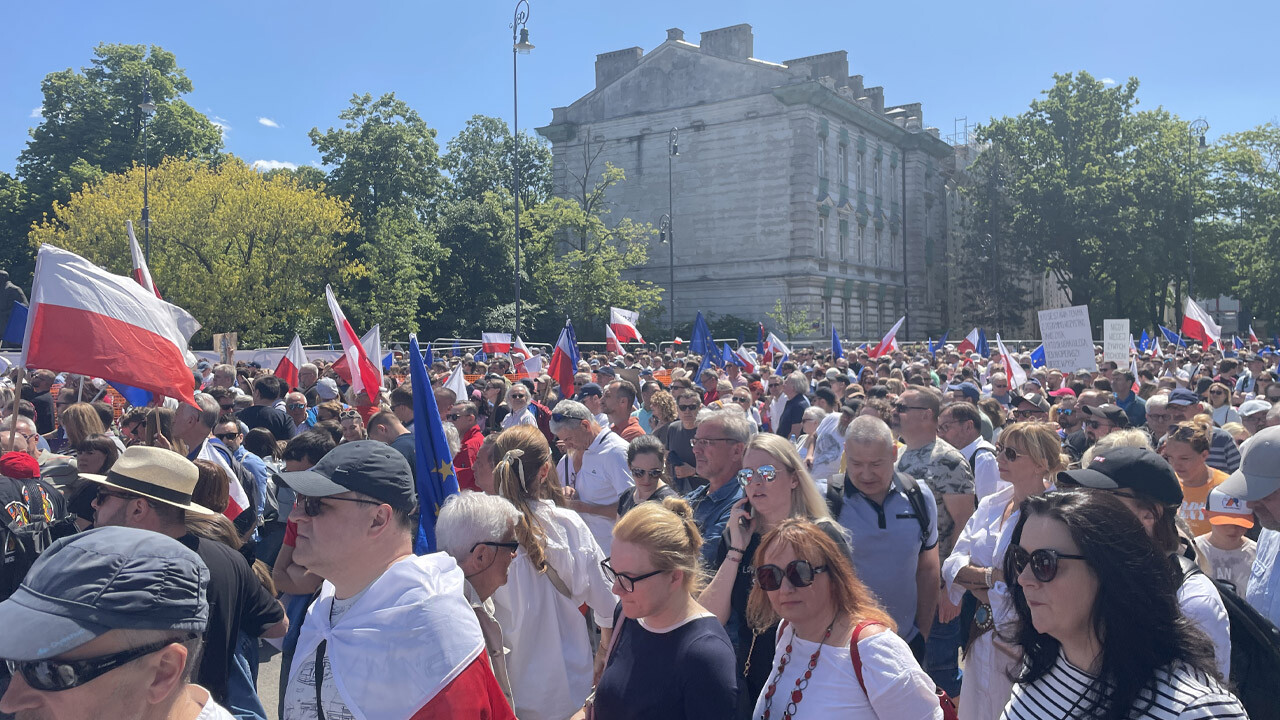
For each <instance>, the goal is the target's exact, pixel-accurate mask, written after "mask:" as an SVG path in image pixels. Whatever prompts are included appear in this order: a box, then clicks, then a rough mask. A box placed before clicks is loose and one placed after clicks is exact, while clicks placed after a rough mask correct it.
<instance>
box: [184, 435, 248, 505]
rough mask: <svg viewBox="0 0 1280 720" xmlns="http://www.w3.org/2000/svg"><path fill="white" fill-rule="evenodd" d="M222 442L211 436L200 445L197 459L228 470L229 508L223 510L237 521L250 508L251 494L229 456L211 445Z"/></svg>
mask: <svg viewBox="0 0 1280 720" xmlns="http://www.w3.org/2000/svg"><path fill="white" fill-rule="evenodd" d="M215 442H216V443H219V444H222V441H221V440H215V439H213V438H209V439H207V440H205V441H204V442H203V443H201V445H200V451H199V452H198V453H196V459H197V460H207V461H209V462H211V463H213V464H214V465H217V466H218V467H221V468H222V469H223V470H225V471H226V472H227V477H229V478H231V482H230V483H228V484H227V509H226V510H223V511H222V514H223V515H226V516H227V519H228V520H231V521H233V522H234V521H235V519H236V518H238V517H240V513H242V512H244V511H245V510H248V509H249V494H248V493H246V492H245V491H244V488H243V487H242V486H241V485H240V481H239V480H238V479H237V478H236V473H235V471H234V470H232V469H231V465H230V464H229V463H228V462H227V458H226V457H224V456H223V454H222V453H220V452H218V451H217V450H214V449H213V448H212V447H210V445H212V444H213V443H215ZM226 449H227V452H228V453H230V452H231V448H226Z"/></svg>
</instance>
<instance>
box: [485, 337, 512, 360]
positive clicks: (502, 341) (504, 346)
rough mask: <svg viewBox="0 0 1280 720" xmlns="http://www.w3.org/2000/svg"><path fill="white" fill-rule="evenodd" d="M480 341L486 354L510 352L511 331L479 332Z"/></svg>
mask: <svg viewBox="0 0 1280 720" xmlns="http://www.w3.org/2000/svg"><path fill="white" fill-rule="evenodd" d="M480 343H481V345H482V348H481V349H483V350H484V352H485V354H486V355H493V354H494V353H503V354H507V353H510V352H511V333H481V334H480Z"/></svg>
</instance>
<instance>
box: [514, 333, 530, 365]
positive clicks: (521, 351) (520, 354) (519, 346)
mask: <svg viewBox="0 0 1280 720" xmlns="http://www.w3.org/2000/svg"><path fill="white" fill-rule="evenodd" d="M531 357H533V353H531V352H529V348H528V347H526V346H525V344H524V341H523V340H521V339H520V336H519V335H517V336H516V338H515V340H513V341H512V342H511V359H512V360H514V361H516V363H521V362H524V361H525V360H528V359H529V358H531Z"/></svg>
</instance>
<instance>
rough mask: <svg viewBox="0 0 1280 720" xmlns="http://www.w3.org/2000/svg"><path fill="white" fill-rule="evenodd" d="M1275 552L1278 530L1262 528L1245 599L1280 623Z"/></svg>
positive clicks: (1279, 539) (1279, 548)
mask: <svg viewBox="0 0 1280 720" xmlns="http://www.w3.org/2000/svg"><path fill="white" fill-rule="evenodd" d="M1277 554H1280V532H1276V531H1275V530H1263V531H1262V533H1261V534H1260V535H1258V554H1257V555H1256V556H1255V557H1254V559H1253V570H1252V571H1251V572H1250V573H1249V589H1248V591H1247V592H1246V593H1245V599H1246V600H1248V601H1249V604H1250V605H1252V606H1253V609H1254V610H1257V611H1258V612H1260V613H1262V615H1263V616H1264V617H1266V618H1267V619H1268V620H1270V621H1271V622H1273V623H1276V624H1277V625H1280V573H1278V572H1276V555H1277Z"/></svg>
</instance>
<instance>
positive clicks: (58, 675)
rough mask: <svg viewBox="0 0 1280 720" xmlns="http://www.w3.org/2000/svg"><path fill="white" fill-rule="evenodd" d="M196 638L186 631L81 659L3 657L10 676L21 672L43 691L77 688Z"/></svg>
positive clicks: (32, 685) (31, 684)
mask: <svg viewBox="0 0 1280 720" xmlns="http://www.w3.org/2000/svg"><path fill="white" fill-rule="evenodd" d="M196 637H198V636H197V635H195V634H188V635H186V636H184V637H180V638H173V639H171V640H164V641H161V642H156V643H152V644H150V645H143V646H142V647H136V648H130V649H128V650H122V651H120V652H118V653H113V654H111V655H103V656H101V657H96V658H86V659H84V660H29V661H18V660H5V665H7V666H8V668H9V674H10V675H17V674H19V673H21V674H22V679H23V680H26V681H27V684H28V685H30V686H31V687H32V688H34V689H36V690H40V691H42V692H59V691H62V690H70V689H71V688H75V687H80V686H81V685H84V684H85V683H87V682H89V681H91V680H93V679H95V678H97V677H100V676H102V675H105V674H107V673H109V672H111V671H112V670H115V669H116V668H118V667H120V666H122V665H125V664H128V663H131V662H133V661H134V660H137V659H138V658H141V657H145V656H147V655H150V654H151V653H154V652H159V651H160V650H163V649H165V648H167V647H169V646H170V645H172V644H174V643H184V642H188V641H190V640H194V639H195V638H196Z"/></svg>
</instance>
